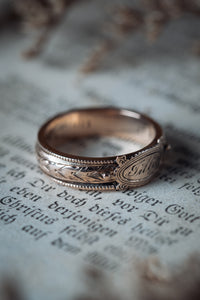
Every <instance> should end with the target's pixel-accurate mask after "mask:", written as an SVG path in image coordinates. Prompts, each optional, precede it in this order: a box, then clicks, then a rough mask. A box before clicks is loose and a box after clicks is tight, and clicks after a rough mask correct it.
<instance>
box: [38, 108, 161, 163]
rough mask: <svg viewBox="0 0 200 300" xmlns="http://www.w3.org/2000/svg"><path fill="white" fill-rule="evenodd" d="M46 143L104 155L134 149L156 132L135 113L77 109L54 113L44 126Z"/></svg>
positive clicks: (69, 151) (82, 153) (74, 151)
mask: <svg viewBox="0 0 200 300" xmlns="http://www.w3.org/2000/svg"><path fill="white" fill-rule="evenodd" d="M43 135H44V139H45V142H46V144H47V145H48V146H50V147H51V148H53V149H55V151H59V152H62V153H64V154H71V155H78V156H92V157H102V156H103V157H105V156H113V155H121V154H125V153H130V152H135V151H137V150H139V149H142V148H144V147H145V146H147V145H148V144H150V143H151V142H152V141H153V140H154V138H155V136H156V128H155V125H154V124H153V123H152V122H150V121H149V120H148V119H146V118H144V117H141V116H140V115H139V114H138V113H134V112H130V111H121V113H119V112H118V111H115V110H102V111H95V110H94V111H92V112H88V111H84V110H83V111H77V112H75V111H74V112H69V113H66V114H65V115H61V116H58V117H57V118H55V119H53V120H52V121H51V122H49V123H48V124H47V126H46V128H45V130H44V133H43Z"/></svg>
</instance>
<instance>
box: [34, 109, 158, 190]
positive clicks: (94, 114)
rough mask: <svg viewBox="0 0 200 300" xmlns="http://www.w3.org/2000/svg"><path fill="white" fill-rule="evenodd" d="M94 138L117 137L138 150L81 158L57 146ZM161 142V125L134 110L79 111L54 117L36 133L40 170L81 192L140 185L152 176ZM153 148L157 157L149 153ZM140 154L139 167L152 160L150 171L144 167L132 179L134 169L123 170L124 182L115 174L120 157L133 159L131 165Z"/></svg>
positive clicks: (119, 164)
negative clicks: (131, 143) (141, 156)
mask: <svg viewBox="0 0 200 300" xmlns="http://www.w3.org/2000/svg"><path fill="white" fill-rule="evenodd" d="M93 136H103V137H104V136H108V137H118V138H122V139H124V140H129V141H133V142H136V143H138V144H140V146H141V147H140V150H139V151H134V152H131V153H127V154H125V155H123V156H111V157H88V156H84V157H83V156H77V155H74V154H73V153H70V152H67V151H66V152H62V151H60V150H59V149H60V145H62V144H63V143H67V142H69V141H70V140H72V139H77V140H78V139H80V138H83V137H93ZM161 140H162V129H161V128H160V126H159V125H158V124H157V123H156V122H155V121H153V120H152V119H150V118H149V117H147V116H145V115H142V114H139V113H137V112H135V111H130V110H123V109H117V108H93V109H81V110H73V111H69V112H66V113H64V114H60V115H57V116H56V117H54V118H52V119H50V120H49V121H48V122H46V123H45V124H44V125H43V126H42V127H41V129H40V131H39V133H38V143H37V146H36V152H37V156H38V160H39V164H40V167H41V168H42V170H43V171H44V172H45V173H47V174H48V175H50V176H52V177H53V178H54V179H55V180H58V181H59V182H61V183H63V184H65V185H70V186H72V187H77V188H81V189H116V186H119V185H120V184H121V186H122V185H123V188H124V186H125V187H134V186H140V185H142V184H145V183H147V182H148V181H149V180H150V179H151V178H152V177H153V176H154V175H155V173H156V171H157V169H158V167H159V165H160V163H161V160H162V152H163V143H161ZM158 141H159V142H158ZM66 149H67V148H66ZM152 149H153V150H155V151H153V153H154V152H156V155H155V154H152V153H150V152H149V151H151V152H152ZM144 152H145V153H146V154H145V155H144V154H143V153H144ZM141 154H142V155H143V156H144V159H143V162H140V163H139V165H140V166H141V164H143V165H144V164H146V165H148V163H149V160H150V161H152V157H154V159H153V161H154V162H153V163H149V166H148V168H149V169H150V171H148V170H145V168H144V167H143V173H145V174H142V175H144V176H142V177H141V176H140V174H135V178H132V177H133V176H132V177H131V175H130V174H131V172H132V173H134V172H135V173H137V172H136V168H135V170H133V171H130V170H129V173H130V174H129V175H127V174H128V173H127V172H128V171H126V172H125V173H124V175H123V176H125V177H127V176H128V177H127V178H126V179H125V183H124V181H123V180H122V176H121V174H118V173H119V169H120V168H119V167H120V166H121V165H122V162H120V157H121V158H122V157H125V158H124V159H125V162H126V164H127V162H129V161H130V160H132V162H131V164H132V165H134V160H135V157H136V156H138V155H141ZM148 154H150V157H148ZM158 154H159V155H158ZM147 157H148V159H147ZM137 158H138V157H137ZM155 158H156V159H155ZM155 161H156V163H155ZM127 166H128V165H127ZM123 167H124V163H123ZM137 168H138V167H137ZM129 169H130V168H129ZM133 169H134V168H133ZM141 172H142V171H141ZM126 173H127V174H126ZM138 176H139V177H138ZM122 181H123V184H122ZM126 181H127V182H126Z"/></svg>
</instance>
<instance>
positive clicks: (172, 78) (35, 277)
mask: <svg viewBox="0 0 200 300" xmlns="http://www.w3.org/2000/svg"><path fill="white" fill-rule="evenodd" d="M88 9H89V10H90V12H91V13H90V18H88V19H87V14H86V15H84V14H83V15H82V8H78V6H77V8H75V9H74V10H73V11H72V13H71V14H70V15H69V16H68V18H66V21H64V22H63V23H62V24H61V25H60V26H59V27H58V29H56V32H55V35H54V36H52V39H50V40H49V42H48V45H47V47H46V49H45V50H44V52H43V54H42V55H41V56H39V57H38V58H36V59H34V60H30V61H25V60H23V59H22V58H21V56H20V53H21V52H22V51H23V50H24V49H25V48H26V47H27V46H28V45H29V43H31V40H30V39H28V38H27V37H26V36H25V35H24V34H22V33H20V32H19V31H17V30H15V29H14V28H13V29H12V30H4V31H2V32H1V36H0V45H1V47H0V191H1V193H0V241H1V247H0V276H1V279H2V280H3V279H4V277H6V278H11V279H12V280H13V279H16V280H17V283H19V285H20V286H21V287H22V290H23V293H24V295H26V296H25V297H26V299H31V300H33V299H42V300H45V299H48V300H50V299H75V298H76V297H78V295H83V294H84V293H87V285H86V283H85V277H86V275H85V273H84V272H85V271H84V269H85V268H86V267H87V266H92V268H98V269H101V270H104V271H105V272H108V274H110V276H114V278H115V277H116V280H118V279H117V278H121V277H120V276H121V274H124V273H123V272H130V270H131V267H132V261H133V260H134V259H136V258H141V259H144V258H146V257H149V256H156V257H158V258H159V259H160V260H161V261H162V262H163V263H165V264H167V265H171V266H176V265H178V264H181V263H182V261H183V260H184V259H186V258H187V257H188V256H190V255H192V254H193V253H195V252H197V251H198V250H199V247H200V240H199V234H200V211H199V205H200V175H199V174H200V173H199V170H200V134H199V127H200V102H199V98H200V90H199V83H200V82H199V80H200V60H199V58H198V57H195V56H194V55H193V54H192V53H190V50H189V44H190V42H191V41H192V39H193V38H194V36H195V34H196V35H197V33H196V31H195V28H196V27H197V26H199V22H197V21H196V20H194V21H193V22H194V23H193V25H192V28H191V29H190V28H189V27H188V22H189V20H188V19H187V18H186V19H185V20H180V21H177V22H176V23H174V24H172V25H170V26H169V27H168V28H167V29H166V31H165V32H164V33H163V35H162V37H160V39H159V40H158V41H157V42H156V44H155V45H152V46H149V45H147V42H146V41H145V39H144V37H142V36H140V35H137V34H136V36H135V37H134V36H133V38H131V39H132V41H131V42H130V40H129V41H126V40H125V41H124V44H123V45H120V46H119V48H118V49H117V50H115V51H113V53H112V54H109V55H108V57H106V58H105V60H104V62H103V63H102V66H101V67H100V69H99V70H97V71H96V72H94V73H92V74H89V75H82V74H80V72H79V69H80V65H81V64H82V62H83V61H84V57H86V56H88V55H89V54H90V52H91V45H93V46H94V45H95V44H96V42H97V37H96V36H95V35H94V34H93V32H92V27H93V26H98V22H100V19H101V11H100V12H99V14H98V13H97V12H96V9H95V7H94V5H93V4H88ZM75 14H77V15H81V16H82V19H81V18H79V21H78V22H75V20H74V15H75ZM186 29H187V30H186ZM163 49H164V50H163ZM110 105H114V106H118V107H124V108H130V109H133V110H137V111H141V112H143V113H146V114H148V115H150V116H151V117H152V118H154V119H155V120H157V121H158V122H159V123H160V124H161V125H162V127H163V128H164V130H165V132H166V136H167V138H168V141H169V143H170V144H171V146H172V150H171V152H170V153H168V154H167V157H166V161H165V164H164V166H163V168H162V170H161V171H160V173H159V175H158V176H157V178H155V180H154V181H153V182H152V183H150V184H148V185H146V186H144V187H141V188H137V189H133V190H128V191H123V192H106V193H104V192H98V191H97V192H94V191H89V192H84V191H79V190H73V189H70V188H66V187H63V186H60V185H58V184H56V183H54V182H53V181H52V180H51V179H49V178H48V177H47V176H45V175H44V174H43V173H42V172H41V171H40V170H39V168H38V165H37V161H36V157H35V150H34V147H35V142H36V139H37V132H38V129H39V127H40V125H41V124H42V123H43V122H44V121H46V119H47V118H49V117H52V116H53V115H55V114H56V113H58V112H63V111H65V110H68V109H71V108H76V107H90V106H110ZM129 146H130V145H127V144H122V143H121V142H120V143H119V141H115V140H101V141H98V144H97V145H96V142H95V144H92V145H88V147H87V150H84V149H85V148H84V145H82V144H77V147H80V148H79V149H81V151H83V152H84V151H85V154H86V155H89V154H91V153H89V151H91V152H92V153H93V152H95V151H99V153H98V154H101V155H110V154H112V153H114V152H116V151H119V152H122V153H123V151H124V149H127V147H129ZM120 282H121V285H122V286H123V279H121V280H120Z"/></svg>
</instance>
